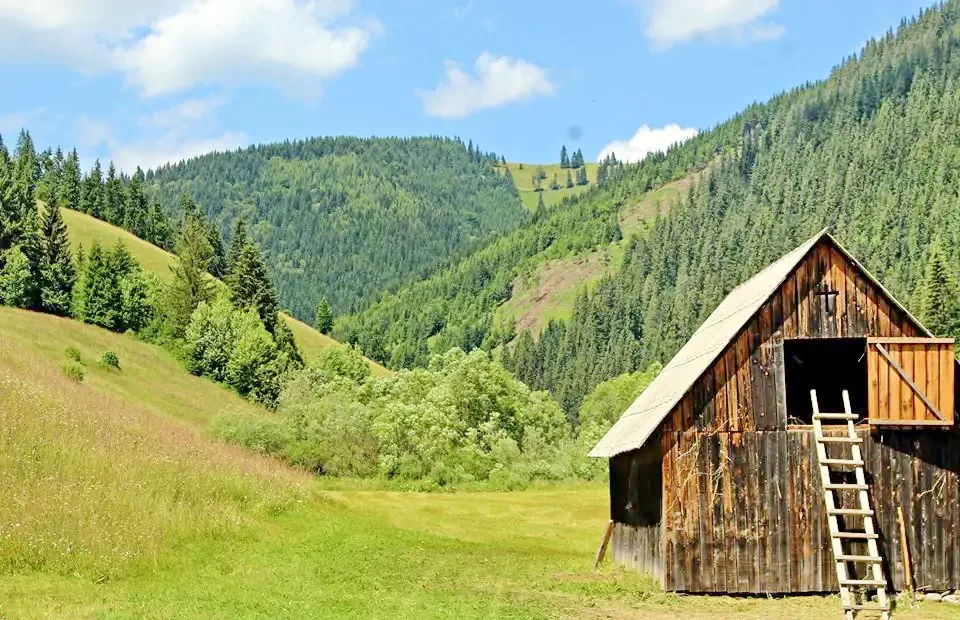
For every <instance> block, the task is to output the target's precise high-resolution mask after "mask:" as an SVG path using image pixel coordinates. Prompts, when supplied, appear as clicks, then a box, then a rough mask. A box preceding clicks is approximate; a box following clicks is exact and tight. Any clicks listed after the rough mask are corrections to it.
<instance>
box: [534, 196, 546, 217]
mask: <svg viewBox="0 0 960 620" xmlns="http://www.w3.org/2000/svg"><path fill="white" fill-rule="evenodd" d="M533 217H534V220H535V221H537V222H541V221H543V220H545V219H547V205H545V204H544V203H543V192H540V193H539V194H537V210H536V211H534V214H533Z"/></svg>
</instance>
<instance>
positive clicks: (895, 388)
mask: <svg viewBox="0 0 960 620" xmlns="http://www.w3.org/2000/svg"><path fill="white" fill-rule="evenodd" d="M890 357H892V358H893V361H894V362H896V363H898V364H899V363H900V359H901V355H900V347H892V348H891V349H890ZM887 380H888V382H889V384H890V405H889V407H888V409H887V413H886V415H887V416H889V419H891V420H899V419H900V415H901V414H900V410H901V408H902V407H901V404H902V399H903V396H902V395H901V394H900V392H901V387H902V384H901V382H900V380H899V377H898V376H897V373H896V371H895V370H894V369H893V367H892V365H891V366H890V367H888V368H887Z"/></svg>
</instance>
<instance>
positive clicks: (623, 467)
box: [610, 441, 663, 580]
mask: <svg viewBox="0 0 960 620" xmlns="http://www.w3.org/2000/svg"><path fill="white" fill-rule="evenodd" d="M660 476H661V455H660V442H659V441H651V442H648V443H647V444H646V445H644V447H643V448H641V449H639V450H634V451H632V452H627V453H625V454H621V455H619V456H617V457H614V458H612V459H610V518H611V520H613V522H614V530H613V536H612V538H611V540H610V551H611V554H612V555H613V559H614V560H615V561H616V562H618V563H619V564H622V565H624V566H628V567H631V568H635V569H637V570H639V571H641V572H646V573H650V574H652V575H654V576H655V577H656V578H657V579H660V580H662V579H663V544H662V542H663V537H662V535H661V534H662V529H661V527H660V525H661V523H660V522H661V490H662V488H663V485H662V481H661V478H660Z"/></svg>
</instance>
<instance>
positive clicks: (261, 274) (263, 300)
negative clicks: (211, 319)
mask: <svg viewBox="0 0 960 620" xmlns="http://www.w3.org/2000/svg"><path fill="white" fill-rule="evenodd" d="M233 243H234V244H235V245H236V244H240V243H242V245H236V247H235V246H233V245H232V246H231V247H230V256H231V257H232V259H233V260H232V262H231V264H230V267H229V273H228V274H227V277H226V282H227V286H229V287H230V296H231V298H232V300H233V303H234V305H235V306H236V307H237V308H240V309H246V308H253V309H254V310H256V311H257V314H258V315H259V316H260V320H261V321H262V322H263V325H264V327H266V328H267V330H268V331H270V330H273V327H274V324H275V322H276V314H277V296H276V293H275V292H274V290H273V283H272V282H271V281H270V276H269V274H268V273H267V266H266V265H265V264H264V262H263V257H262V256H261V255H260V248H259V247H258V246H257V244H256V243H254V242H253V241H252V240H250V239H247V240H246V242H245V243H243V239H242V238H240V239H237V238H235V239H234V242H233Z"/></svg>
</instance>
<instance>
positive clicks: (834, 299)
mask: <svg viewBox="0 0 960 620" xmlns="http://www.w3.org/2000/svg"><path fill="white" fill-rule="evenodd" d="M819 256H820V266H821V269H823V276H822V283H823V284H822V289H821V292H822V293H825V294H824V295H821V302H820V308H821V314H820V316H821V320H820V336H821V337H823V338H836V337H837V333H838V331H839V330H838V329H837V310H838V308H839V303H840V299H839V297H840V295H839V294H833V293H834V292H835V291H837V287H836V278H835V277H834V276H835V273H836V272H835V270H834V266H833V254H832V253H831V248H830V246H829V245H827V244H825V243H824V244H822V245H821V246H820V251H819ZM837 292H838V291H837ZM838 293H839V292H838ZM831 306H832V309H833V312H830V309H831Z"/></svg>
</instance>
